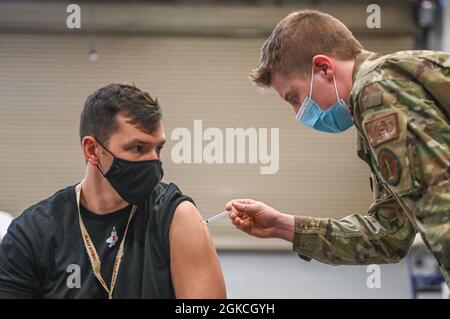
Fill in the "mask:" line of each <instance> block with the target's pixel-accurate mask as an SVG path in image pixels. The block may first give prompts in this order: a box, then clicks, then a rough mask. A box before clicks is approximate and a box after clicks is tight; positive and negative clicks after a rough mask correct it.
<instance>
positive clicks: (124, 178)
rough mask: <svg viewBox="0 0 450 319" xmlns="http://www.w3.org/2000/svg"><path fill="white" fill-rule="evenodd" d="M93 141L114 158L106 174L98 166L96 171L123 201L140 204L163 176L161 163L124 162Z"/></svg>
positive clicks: (152, 161) (155, 161)
mask: <svg viewBox="0 0 450 319" xmlns="http://www.w3.org/2000/svg"><path fill="white" fill-rule="evenodd" d="M95 140H96V141H97V143H98V144H100V146H101V147H103V149H104V150H105V151H107V152H108V153H109V154H111V155H112V157H113V158H114V159H113V162H112V164H111V167H110V168H109V170H108V171H107V172H106V173H104V172H103V170H102V169H101V168H100V167H99V166H98V165H97V169H98V170H99V171H100V173H101V174H102V175H103V176H104V177H105V178H106V179H107V180H108V182H109V183H110V184H111V186H112V187H113V188H114V189H115V190H116V192H117V193H118V194H119V195H120V197H122V198H123V199H124V200H125V201H127V202H128V203H130V204H134V205H139V204H141V203H142V202H143V201H144V200H145V199H147V198H148V197H149V196H150V195H151V193H152V192H153V190H154V189H155V187H156V185H157V184H158V183H159V181H160V180H161V179H162V178H163V176H164V171H163V168H162V163H161V161H160V160H146V161H128V160H124V159H122V158H118V157H116V156H114V154H113V153H111V152H110V151H109V150H108V149H107V148H106V147H105V146H103V144H102V143H100V142H99V141H98V140H97V139H95Z"/></svg>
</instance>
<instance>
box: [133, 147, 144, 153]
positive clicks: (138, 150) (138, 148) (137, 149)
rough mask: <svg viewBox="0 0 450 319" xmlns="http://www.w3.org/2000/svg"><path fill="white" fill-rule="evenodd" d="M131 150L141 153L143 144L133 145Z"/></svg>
mask: <svg viewBox="0 0 450 319" xmlns="http://www.w3.org/2000/svg"><path fill="white" fill-rule="evenodd" d="M131 150H132V151H133V152H136V153H141V152H142V146H133V147H132V148H131Z"/></svg>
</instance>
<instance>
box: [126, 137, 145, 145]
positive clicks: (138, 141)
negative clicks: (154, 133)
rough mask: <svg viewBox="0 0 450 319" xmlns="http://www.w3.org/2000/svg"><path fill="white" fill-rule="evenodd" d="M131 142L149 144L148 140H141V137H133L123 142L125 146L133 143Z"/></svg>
mask: <svg viewBox="0 0 450 319" xmlns="http://www.w3.org/2000/svg"><path fill="white" fill-rule="evenodd" d="M133 144H151V143H150V142H149V141H144V140H141V139H138V138H134V139H132V140H131V141H129V142H127V143H126V144H125V146H130V145H133Z"/></svg>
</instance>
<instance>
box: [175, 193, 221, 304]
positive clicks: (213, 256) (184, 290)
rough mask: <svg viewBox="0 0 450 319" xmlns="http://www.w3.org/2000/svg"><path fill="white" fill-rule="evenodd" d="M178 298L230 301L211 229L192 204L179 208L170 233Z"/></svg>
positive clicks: (185, 203) (183, 203) (184, 203)
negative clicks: (227, 299) (222, 299)
mask: <svg viewBox="0 0 450 319" xmlns="http://www.w3.org/2000/svg"><path fill="white" fill-rule="evenodd" d="M169 242H170V270H171V275H172V282H173V286H174V290H175V295H176V298H226V289H225V282H224V279H223V274H222V269H221V267H220V263H219V258H218V256H217V253H216V249H215V247H214V244H213V242H212V240H211V236H210V234H209V231H208V228H207V226H206V225H203V224H202V218H201V215H200V213H199V211H198V210H197V208H196V207H195V206H194V205H193V204H192V203H191V202H189V201H184V202H182V203H180V204H179V205H178V207H177V208H176V210H175V215H174V217H173V220H172V224H171V226H170V231H169Z"/></svg>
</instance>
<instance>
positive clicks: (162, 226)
mask: <svg viewBox="0 0 450 319" xmlns="http://www.w3.org/2000/svg"><path fill="white" fill-rule="evenodd" d="M184 201H189V202H191V203H193V204H194V205H195V202H194V200H193V199H192V198H191V197H189V196H187V195H185V194H183V193H182V191H181V190H180V189H179V188H178V186H177V185H175V184H174V183H169V184H166V183H160V184H159V185H158V189H157V195H156V196H155V201H154V208H153V209H154V212H155V218H156V223H157V225H158V229H159V231H160V236H159V238H160V239H161V246H162V248H163V251H165V252H170V245H169V231H170V225H171V224H172V220H173V216H174V214H175V210H176V209H177V207H178V205H180V204H181V203H182V202H184ZM166 257H167V258H168V259H169V256H166Z"/></svg>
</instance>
